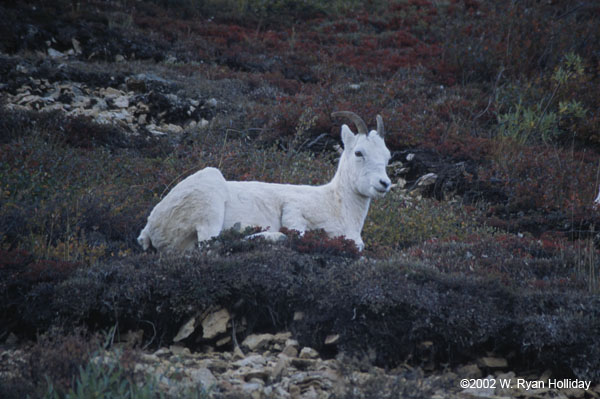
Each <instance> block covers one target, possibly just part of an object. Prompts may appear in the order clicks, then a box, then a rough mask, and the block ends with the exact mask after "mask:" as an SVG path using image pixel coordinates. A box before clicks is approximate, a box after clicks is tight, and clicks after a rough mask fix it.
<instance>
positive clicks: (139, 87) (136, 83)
mask: <svg viewBox="0 0 600 399" xmlns="http://www.w3.org/2000/svg"><path fill="white" fill-rule="evenodd" d="M142 77H143V75H142ZM125 85H126V87H127V90H129V91H136V92H138V93H143V92H145V91H146V90H147V86H146V81H145V80H144V79H143V78H141V77H138V76H130V77H128V78H127V79H125Z"/></svg>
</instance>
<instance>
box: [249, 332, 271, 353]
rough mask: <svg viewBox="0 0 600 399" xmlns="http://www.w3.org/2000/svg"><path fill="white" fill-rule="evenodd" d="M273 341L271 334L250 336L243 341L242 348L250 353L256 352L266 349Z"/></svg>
mask: <svg viewBox="0 0 600 399" xmlns="http://www.w3.org/2000/svg"><path fill="white" fill-rule="evenodd" d="M273 340H274V336H273V334H251V335H248V336H247V337H246V339H244V341H243V342H242V346H243V347H245V348H247V349H248V350H250V351H256V350H260V349H264V348H266V347H267V345H269V344H270V343H271V342H272V341H273Z"/></svg>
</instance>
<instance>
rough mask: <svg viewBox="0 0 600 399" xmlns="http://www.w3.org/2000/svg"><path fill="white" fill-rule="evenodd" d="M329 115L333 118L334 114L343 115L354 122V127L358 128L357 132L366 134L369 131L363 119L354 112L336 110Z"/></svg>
mask: <svg viewBox="0 0 600 399" xmlns="http://www.w3.org/2000/svg"><path fill="white" fill-rule="evenodd" d="M331 116H332V117H333V118H335V117H336V116H345V117H346V118H348V119H350V120H351V121H352V122H354V124H355V125H356V128H357V129H358V133H359V134H368V133H369V129H368V128H367V124H366V123H365V121H363V120H362V118H361V117H360V116H358V115H356V114H355V113H354V112H351V111H336V112H332V113H331Z"/></svg>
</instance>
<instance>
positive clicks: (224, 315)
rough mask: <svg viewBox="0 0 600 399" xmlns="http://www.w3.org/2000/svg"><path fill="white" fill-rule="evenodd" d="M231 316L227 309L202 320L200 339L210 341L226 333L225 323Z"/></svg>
mask: <svg viewBox="0 0 600 399" xmlns="http://www.w3.org/2000/svg"><path fill="white" fill-rule="evenodd" d="M230 319H231V315H230V314H229V312H228V311H227V309H221V310H219V311H217V312H214V313H211V314H209V315H208V316H207V317H206V318H205V319H204V320H202V338H205V339H211V338H215V337H216V336H217V335H219V334H222V333H224V332H226V331H227V323H229V320H230Z"/></svg>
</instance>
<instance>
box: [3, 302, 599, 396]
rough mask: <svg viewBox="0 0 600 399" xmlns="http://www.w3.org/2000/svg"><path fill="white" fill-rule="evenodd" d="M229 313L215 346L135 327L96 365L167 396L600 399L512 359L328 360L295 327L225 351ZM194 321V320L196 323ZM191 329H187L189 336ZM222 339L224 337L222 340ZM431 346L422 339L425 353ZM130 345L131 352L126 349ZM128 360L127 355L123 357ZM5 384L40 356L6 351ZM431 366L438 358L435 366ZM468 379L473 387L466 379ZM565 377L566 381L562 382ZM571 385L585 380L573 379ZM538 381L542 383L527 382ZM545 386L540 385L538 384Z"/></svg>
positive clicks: (211, 325) (216, 320) (219, 314)
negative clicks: (119, 368)
mask: <svg viewBox="0 0 600 399" xmlns="http://www.w3.org/2000/svg"><path fill="white" fill-rule="evenodd" d="M230 321H231V320H230V318H229V314H228V312H227V311H226V310H224V309H221V310H217V311H215V312H214V313H210V314H208V315H206V318H205V319H204V320H203V321H202V326H203V333H204V336H205V337H213V336H215V337H216V336H219V337H221V338H220V340H219V341H217V343H216V345H215V346H206V347H205V349H204V350H203V351H200V352H191V351H190V350H189V349H188V348H187V347H185V346H181V345H179V344H177V343H174V344H173V345H170V346H169V347H163V348H160V349H158V350H156V351H145V350H135V351H132V350H131V349H130V348H131V347H132V346H135V345H138V344H140V343H141V337H142V335H143V333H142V332H141V331H140V332H139V333H136V332H131V333H129V334H127V335H126V336H124V337H123V338H124V339H125V340H126V342H123V343H121V344H118V345H115V346H114V347H113V349H111V350H110V351H100V352H96V353H95V354H94V355H93V356H92V357H91V359H90V362H91V363H93V364H99V365H114V364H117V363H121V362H124V361H125V362H126V363H127V364H128V366H127V367H128V369H129V370H130V373H131V378H132V379H133V381H136V382H137V384H139V385H142V386H143V385H145V384H146V385H147V384H153V388H152V389H153V390H156V391H159V392H163V393H164V394H165V395H167V396H168V397H173V398H176V397H184V396H185V397H187V396H186V395H190V393H192V392H195V393H196V394H197V395H202V396H200V397H210V398H252V399H263V398H281V399H286V398H290V399H327V398H399V397H401V398H437V399H443V398H462V399H468V398H539V399H546V398H597V397H599V396H600V384H596V385H593V384H592V385H591V386H590V387H589V388H588V387H585V388H582V387H580V386H577V385H574V386H568V387H563V388H560V389H556V388H551V387H548V384H549V382H550V381H554V380H556V378H554V376H553V374H552V372H551V371H550V370H545V371H543V372H539V371H537V372H536V371H533V370H532V371H529V372H520V373H518V374H517V373H515V372H513V371H509V370H508V363H507V361H506V359H504V358H500V357H494V356H486V357H482V358H480V359H478V360H477V362H475V363H469V364H465V365H462V366H460V367H453V368H448V369H444V370H440V369H434V368H430V369H428V368H427V367H426V368H425V369H423V368H420V367H413V366H410V365H409V364H403V365H399V366H398V367H396V368H394V369H382V368H379V367H375V366H372V365H370V362H369V361H368V360H363V361H360V360H357V359H356V358H348V357H345V356H344V355H343V354H341V355H338V356H337V357H335V358H327V359H324V358H323V357H321V356H320V354H319V353H318V352H317V351H316V350H314V349H312V348H310V347H301V346H300V345H299V344H298V341H296V340H295V339H293V337H292V334H291V333H290V332H282V333H277V334H269V333H263V334H251V335H248V336H247V337H246V338H245V339H244V340H243V341H242V342H241V343H239V346H238V345H236V346H235V350H234V351H233V352H229V351H223V350H221V349H220V347H222V346H223V345H224V344H226V343H227V342H228V341H230V340H231V336H229V335H227V334H231V332H232V331H231V323H230ZM192 325H193V323H192ZM192 330H193V328H190V323H189V322H188V323H186V325H184V326H182V329H181V330H180V334H179V335H181V336H178V337H176V338H175V340H176V341H179V340H181V339H184V338H185V337H186V334H190V333H191V332H192ZM223 337H224V338H223ZM338 339H339V336H336V335H332V336H328V337H327V339H326V342H325V343H326V344H327V345H329V346H335V345H336V343H337V340H338ZM430 344H431V343H427V342H424V343H423V346H424V351H425V352H426V351H427V347H428V345H430ZM127 348H129V349H127ZM125 358H127V360H124V359H125ZM0 359H2V368H1V369H0V377H1V378H2V379H3V381H11V380H13V379H17V378H19V375H18V374H19V372H20V370H24V369H27V366H26V365H27V364H28V363H29V362H31V361H35V359H32V358H31V354H29V353H27V351H24V350H23V349H12V350H11V349H9V350H4V351H3V352H2V353H0ZM432 364H433V363H432ZM465 381H468V384H470V385H469V387H467V388H465V386H464V385H463V384H465V383H466V382H465ZM559 381H564V379H559ZM568 381H570V382H571V383H572V381H575V382H576V383H581V382H580V381H579V380H576V379H568ZM528 384H538V385H528ZM540 384H542V386H540Z"/></svg>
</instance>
